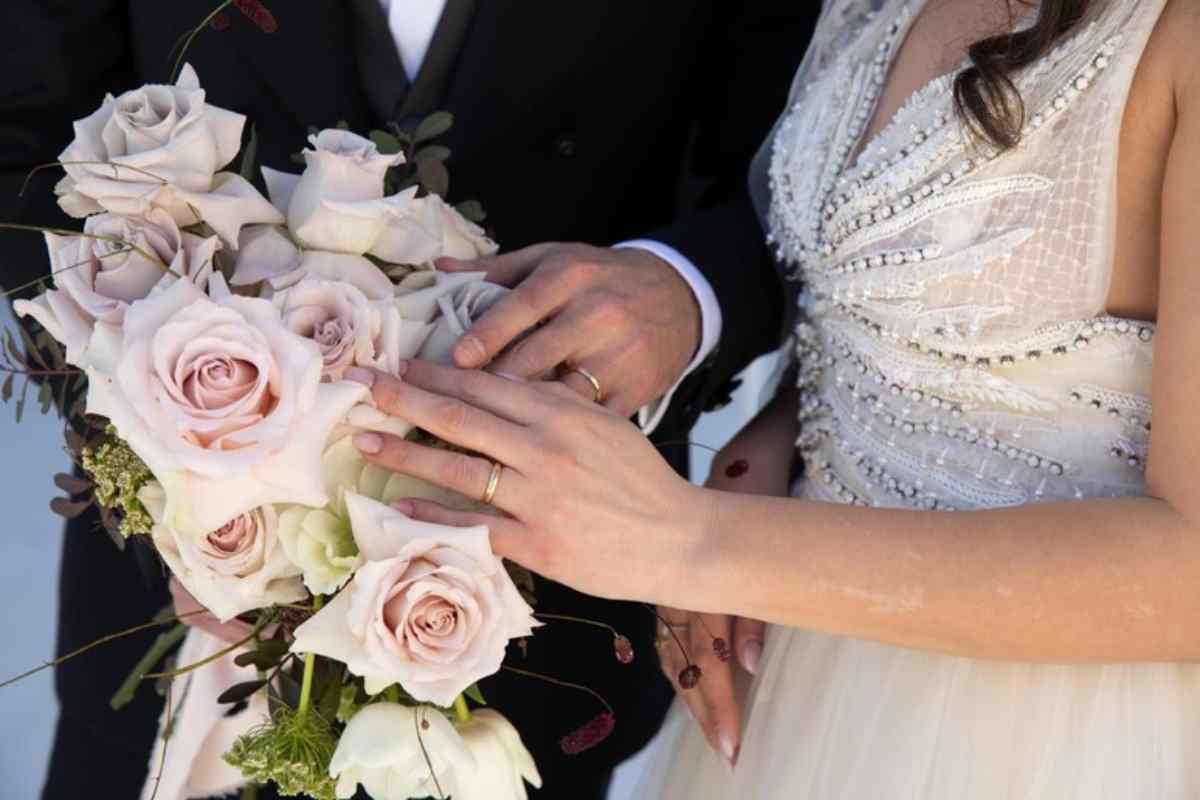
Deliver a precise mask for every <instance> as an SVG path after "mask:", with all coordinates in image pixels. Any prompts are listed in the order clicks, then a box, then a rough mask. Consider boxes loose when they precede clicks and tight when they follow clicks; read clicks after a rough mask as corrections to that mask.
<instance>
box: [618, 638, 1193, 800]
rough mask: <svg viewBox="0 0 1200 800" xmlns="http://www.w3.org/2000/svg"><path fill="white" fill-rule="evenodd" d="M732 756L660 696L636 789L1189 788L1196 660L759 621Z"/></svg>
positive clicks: (711, 797) (856, 796) (898, 797)
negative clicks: (898, 643)
mask: <svg viewBox="0 0 1200 800" xmlns="http://www.w3.org/2000/svg"><path fill="white" fill-rule="evenodd" d="M745 694H746V697H745V706H744V708H746V709H747V713H746V715H745V719H744V722H743V725H744V730H743V738H742V748H741V754H740V758H739V761H738V764H737V767H736V768H734V769H730V768H729V767H728V766H727V765H726V763H725V762H724V761H723V760H722V759H721V758H720V757H719V756H717V755H716V754H714V753H713V752H712V751H711V750H710V749H709V747H708V745H707V744H706V742H705V740H704V737H703V736H702V735H701V734H700V733H699V731H698V730H697V728H696V726H695V724H694V723H693V722H692V721H691V718H690V717H689V716H688V713H687V710H686V709H685V708H684V707H683V706H682V705H681V704H680V703H676V706H675V708H673V709H672V711H671V714H670V716H669V717H668V721H667V725H666V727H665V728H664V730H663V732H662V733H661V734H660V739H659V740H657V741H656V744H655V745H654V746H655V747H657V750H656V753H655V755H654V756H653V757H652V758H651V761H650V765H649V767H648V770H647V772H646V775H645V778H644V779H643V781H642V785H641V787H640V790H639V791H638V792H636V793H635V797H637V798H638V799H639V800H651V799H653V800H718V799H719V800H726V799H727V798H728V799H731V800H732V799H733V798H736V799H737V800H800V799H802V798H804V799H807V798H814V799H815V800H1000V799H1001V798H1003V799H1004V800H1013V799H1015V798H1020V799H1021V800H1034V798H1037V799H1038V800H1041V799H1042V798H1045V799H1046V800H1102V799H1108V798H1112V799H1113V800H1118V799H1119V800H1183V799H1184V798H1187V799H1188V800H1191V799H1192V798H1200V727H1198V726H1200V667H1198V666H1193V665H1178V664H1130V665H1126V664H1117V665H1096V666H1059V665H1040V664H1039V665H1035V664H1015V663H1005V662H993V661H976V660H972V659H965V658H952V657H949V656H942V655H937V654H932V653H927V652H921V651H916V650H907V649H903V648H898V647H891V646H888V645H883V644H877V643H874V642H865V641H859V640H854V639H847V638H843V637H837V636H829V635H825V634H820V633H813V632H810V631H803V630H797V629H791V628H782V627H772V628H770V629H769V630H768V634H767V644H766V650H765V653H764V656H763V662H762V668H761V669H760V670H759V677H758V678H756V679H755V680H754V681H753V683H751V684H750V685H749V686H748V687H746V693H745Z"/></svg>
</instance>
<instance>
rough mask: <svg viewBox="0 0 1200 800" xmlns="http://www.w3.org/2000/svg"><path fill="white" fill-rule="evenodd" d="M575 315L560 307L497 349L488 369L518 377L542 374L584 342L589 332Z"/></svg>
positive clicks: (549, 370) (580, 347)
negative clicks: (550, 317)
mask: <svg viewBox="0 0 1200 800" xmlns="http://www.w3.org/2000/svg"><path fill="white" fill-rule="evenodd" d="M579 317H580V315H578V314H572V313H571V312H570V311H569V310H568V311H564V312H563V313H562V314H559V315H558V316H557V317H555V318H554V319H553V320H551V321H550V323H549V324H547V325H545V326H544V327H542V328H539V329H537V330H535V331H534V332H533V333H531V334H530V335H529V336H527V337H526V338H524V339H522V340H521V341H519V342H517V343H516V344H514V345H513V346H512V347H510V348H509V349H508V350H507V351H505V352H503V353H501V354H500V356H499V357H498V358H497V359H496V360H495V361H494V362H493V363H492V364H491V367H490V369H491V370H492V371H493V372H497V371H498V372H507V373H509V374H512V375H517V376H519V377H522V378H539V377H542V376H544V375H546V374H547V373H548V372H551V371H552V370H554V369H555V368H556V367H557V366H558V365H559V364H562V363H563V362H564V361H566V360H567V359H568V358H570V356H572V355H573V354H575V353H578V352H579V351H580V350H581V349H582V348H584V347H586V346H587V344H588V338H589V332H588V330H587V329H586V328H585V327H584V326H583V325H581V324H580V319H579Z"/></svg>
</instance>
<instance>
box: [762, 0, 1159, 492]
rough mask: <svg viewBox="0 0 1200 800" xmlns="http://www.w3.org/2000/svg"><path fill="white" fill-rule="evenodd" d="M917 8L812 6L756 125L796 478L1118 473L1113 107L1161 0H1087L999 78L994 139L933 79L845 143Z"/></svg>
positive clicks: (1139, 457) (994, 479) (1124, 468)
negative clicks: (788, 85)
mask: <svg viewBox="0 0 1200 800" xmlns="http://www.w3.org/2000/svg"><path fill="white" fill-rule="evenodd" d="M921 5H922V0H910V1H909V2H890V3H882V4H881V3H871V2H863V1H862V0H841V1H840V2H834V3H831V4H829V5H828V7H827V8H826V10H825V12H824V18H823V20H822V23H821V24H822V26H823V29H822V32H821V34H820V35H819V38H820V44H819V45H818V46H817V47H816V48H815V49H814V51H813V52H812V53H810V54H809V57H808V58H807V59H806V62H805V64H804V65H803V66H802V67H801V71H800V74H799V76H798V78H797V81H796V84H795V87H794V89H793V95H792V98H791V100H790V102H789V109H788V111H787V112H786V113H785V115H784V117H783V118H782V119H781V121H780V123H779V125H778V126H777V128H776V131H775V133H774V135H773V137H772V139H771V141H770V154H769V165H768V166H766V178H767V181H766V184H767V186H768V187H769V197H770V200H769V204H768V205H767V206H766V209H765V211H766V213H765V216H766V224H767V227H768V230H769V239H770V241H771V242H772V243H773V244H774V245H775V247H776V249H777V251H778V254H779V256H780V260H781V261H782V262H783V263H785V264H786V265H787V266H788V268H789V270H790V271H791V275H792V277H793V278H795V279H796V280H798V281H799V283H800V285H801V286H802V287H803V288H802V294H801V297H800V305H801V311H802V315H803V317H804V318H805V320H806V322H805V323H803V325H804V331H802V332H801V335H799V336H798V341H799V346H798V351H797V358H798V360H799V361H800V363H801V364H802V365H806V367H805V368H802V370H801V374H802V375H803V376H804V378H803V381H804V382H803V385H801V387H800V388H801V389H802V396H803V398H804V399H803V400H802V403H801V406H802V416H803V420H802V421H803V424H804V429H805V430H804V433H803V434H802V436H801V440H800V442H799V445H800V448H801V451H802V453H803V456H804V459H805V462H806V465H807V477H808V478H809V480H808V481H807V482H806V483H805V484H804V487H805V488H804V489H803V491H804V492H805V493H807V494H809V495H810V496H813V497H816V498H819V499H823V500H831V501H843V502H853V503H859V504H863V505H883V506H913V507H919V508H945V509H955V508H972V507H977V506H978V505H979V504H981V503H983V504H985V505H993V504H1004V505H1011V504H1020V503H1026V502H1033V501H1037V500H1056V499H1066V498H1081V497H1090V496H1097V495H1126V494H1137V493H1140V492H1141V491H1142V489H1143V484H1144V481H1143V473H1142V470H1143V467H1144V456H1145V441H1146V439H1147V438H1148V430H1149V426H1150V414H1149V402H1150V401H1149V391H1150V368H1151V363H1152V355H1153V335H1154V326H1153V324H1149V323H1143V322H1136V321H1132V320H1122V319H1116V318H1113V317H1109V316H1107V315H1105V314H1104V302H1105V298H1106V296H1107V293H1108V286H1109V279H1110V273H1111V269H1112V263H1111V262H1112V257H1113V250H1114V243H1113V236H1114V230H1115V226H1114V219H1115V206H1116V193H1115V191H1114V188H1115V181H1116V178H1115V176H1116V166H1117V146H1118V141H1119V137H1120V127H1121V119H1122V115H1123V111H1124V108H1125V101H1126V98H1127V95H1128V92H1129V88H1130V85H1131V83H1132V79H1133V75H1134V72H1135V70H1136V66H1137V63H1138V61H1139V60H1140V57H1141V52H1142V50H1143V48H1144V46H1145V43H1146V41H1147V40H1148V38H1149V35H1150V32H1151V30H1152V28H1153V25H1154V23H1155V21H1156V20H1157V18H1158V13H1159V12H1161V8H1162V5H1163V2H1162V0H1157V1H1155V0H1142V1H1141V2H1128V1H1126V2H1110V3H1099V4H1097V5H1096V6H1095V8H1096V11H1095V12H1094V13H1093V14H1092V15H1091V17H1090V18H1089V19H1088V20H1086V21H1085V23H1084V24H1082V25H1081V26H1080V27H1079V29H1078V30H1077V31H1076V32H1075V33H1074V34H1072V35H1071V36H1069V37H1067V38H1066V39H1064V40H1063V41H1062V42H1061V43H1060V44H1059V45H1058V46H1057V47H1056V48H1055V49H1054V51H1053V52H1052V53H1051V54H1049V55H1048V56H1047V57H1045V58H1043V59H1042V60H1040V61H1038V62H1037V63H1036V64H1034V65H1033V66H1031V67H1029V68H1027V69H1026V70H1025V71H1024V72H1023V73H1021V74H1020V75H1018V76H1017V81H1016V82H1017V86H1018V88H1019V89H1020V91H1021V94H1022V97H1023V99H1024V102H1025V104H1026V109H1027V114H1026V119H1027V122H1026V125H1025V128H1024V131H1023V137H1022V141H1021V144H1020V145H1019V146H1018V147H1016V148H1015V149H1012V150H1009V151H1004V152H1000V151H999V150H997V149H996V148H993V147H991V146H989V145H986V144H983V143H981V142H979V141H978V140H976V139H973V138H972V137H971V136H970V135H969V134H968V133H967V132H966V131H965V129H964V128H963V126H962V125H960V124H959V122H958V120H957V119H956V117H955V114H954V109H953V97H952V83H953V80H952V76H949V75H948V76H942V77H938V78H936V79H934V80H933V81H931V82H930V83H929V84H927V85H926V86H925V87H924V88H922V89H920V90H919V91H917V92H916V93H914V94H913V96H912V97H911V98H910V99H909V100H908V102H906V103H905V104H904V105H903V106H902V107H901V108H900V110H899V111H898V112H897V113H896V114H895V116H894V118H893V119H892V120H891V121H890V122H889V123H888V124H887V125H886V127H885V128H884V129H883V130H882V131H881V132H880V133H879V135H877V136H875V137H874V138H873V139H872V140H871V141H869V142H866V143H865V146H864V147H863V149H862V152H861V154H860V155H858V156H857V157H853V158H852V153H853V152H854V151H856V150H857V149H858V146H859V144H860V138H861V136H862V133H863V130H864V128H865V127H866V125H867V123H868V121H869V120H870V119H871V118H872V117H873V116H874V114H875V110H876V108H875V106H876V102H877V100H878V97H879V94H880V91H881V87H882V85H883V83H884V82H885V81H886V79H887V76H888V73H889V71H890V67H891V64H892V62H893V60H894V58H895V55H896V52H897V51H898V50H899V48H900V46H901V44H902V43H903V41H904V38H905V34H906V33H907V30H908V28H909V26H910V25H911V24H912V21H913V19H914V18H915V16H916V15H917V14H918V13H919V11H920V8H921ZM1064 142H1070V143H1071V145H1070V146H1069V147H1064V146H1063V143H1064ZM764 161H766V159H765V158H764V159H760V162H759V163H760V164H762V163H763V162H764ZM1088 387H1093V388H1088ZM1095 387H1099V388H1100V389H1102V390H1103V391H1101V392H1099V393H1097V392H1096V391H1095V390H1094V388H1095ZM1109 394H1112V395H1114V396H1121V397H1134V398H1137V405H1138V408H1139V412H1138V413H1136V414H1134V413H1122V404H1121V403H1117V404H1115V405H1110V404H1108V403H1107V402H1106V398H1108V396H1109ZM1084 395H1086V396H1087V399H1086V400H1084V401H1077V400H1075V399H1074V398H1075V397H1076V396H1080V397H1083V396H1084ZM934 403H936V405H932V404H934Z"/></svg>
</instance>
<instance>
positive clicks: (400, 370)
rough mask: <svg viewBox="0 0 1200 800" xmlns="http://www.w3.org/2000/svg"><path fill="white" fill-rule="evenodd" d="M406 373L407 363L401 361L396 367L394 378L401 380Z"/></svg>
mask: <svg viewBox="0 0 1200 800" xmlns="http://www.w3.org/2000/svg"><path fill="white" fill-rule="evenodd" d="M406 372H408V362H407V361H401V362H400V363H399V364H397V365H396V377H397V378H403V377H404V373H406Z"/></svg>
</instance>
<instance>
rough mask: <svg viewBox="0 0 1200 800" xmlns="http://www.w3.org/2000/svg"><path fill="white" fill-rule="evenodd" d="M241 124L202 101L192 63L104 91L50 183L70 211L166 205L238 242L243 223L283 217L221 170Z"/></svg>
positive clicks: (180, 217) (179, 217)
mask: <svg viewBox="0 0 1200 800" xmlns="http://www.w3.org/2000/svg"><path fill="white" fill-rule="evenodd" d="M245 123H246V118H245V117H244V116H242V115H241V114H235V113H233V112H232V111H226V110H225V109H222V108H218V107H216V106H213V105H209V104H208V103H206V102H205V95H204V90H203V89H202V88H200V81H199V79H198V78H197V76H196V72H195V70H193V69H192V68H191V66H190V65H185V66H184V68H183V70H182V72H180V75H179V80H178V81H177V82H176V84H175V85H174V86H162V85H153V84H151V85H147V86H143V87H142V88H140V89H135V90H133V91H130V92H126V93H125V94H123V95H121V96H120V97H113V96H111V95H109V96H108V97H106V98H105V100H104V104H103V105H102V106H101V107H100V108H99V109H98V110H97V111H96V112H95V113H93V114H92V115H91V116H89V117H86V118H84V119H81V120H79V121H78V122H76V123H75V140H74V141H73V142H71V144H70V145H68V146H67V149H66V150H64V151H63V152H62V155H60V156H59V160H60V161H61V162H62V164H63V169H64V170H66V173H67V174H66V177H65V178H63V180H62V181H60V182H59V184H58V186H57V187H56V189H55V192H56V193H57V194H58V195H59V205H61V206H62V208H63V210H64V211H66V212H67V213H68V214H70V215H72V216H75V217H84V216H88V215H90V214H95V213H98V212H100V211H112V212H115V213H119V214H147V213H149V211H150V209H151V208H154V207H158V208H163V209H165V210H166V211H167V212H168V213H170V214H171V216H172V217H173V218H174V220H175V221H176V222H177V223H179V224H180V225H191V224H194V223H196V222H199V221H201V220H203V221H204V222H207V223H208V224H209V225H210V226H212V228H213V230H214V231H216V232H217V234H218V235H219V236H220V237H221V239H222V240H223V241H224V242H225V243H226V244H227V245H229V246H230V247H236V246H237V234H238V231H239V230H240V229H241V226H242V225H245V224H250V223H255V222H259V223H268V222H269V223H275V224H280V223H282V222H283V217H282V216H281V215H280V214H279V213H278V212H277V211H276V210H275V209H274V207H272V206H271V204H270V203H268V202H267V201H266V199H265V198H263V197H262V195H260V194H259V193H258V192H257V191H256V190H255V189H254V187H253V186H252V185H250V183H248V182H247V181H246V180H244V179H243V178H241V177H240V176H238V175H236V174H234V173H231V172H224V173H218V170H220V169H221V168H222V167H224V166H225V165H227V164H229V163H230V162H231V161H233V159H234V158H235V157H236V156H237V154H238V150H239V149H240V148H241V142H242V128H243V126H244V125H245ZM197 214H199V218H197Z"/></svg>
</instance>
